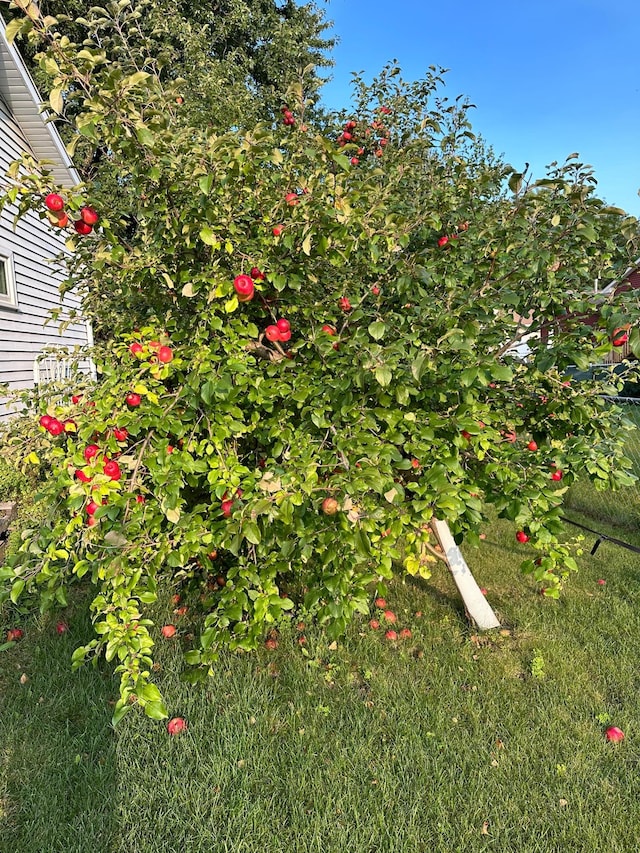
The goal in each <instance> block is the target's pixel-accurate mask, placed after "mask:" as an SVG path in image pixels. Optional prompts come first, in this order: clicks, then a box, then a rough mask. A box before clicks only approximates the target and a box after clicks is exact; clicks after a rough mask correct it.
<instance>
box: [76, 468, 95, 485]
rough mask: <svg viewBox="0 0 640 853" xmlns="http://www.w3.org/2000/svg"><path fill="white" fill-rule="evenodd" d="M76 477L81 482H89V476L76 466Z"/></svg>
mask: <svg viewBox="0 0 640 853" xmlns="http://www.w3.org/2000/svg"><path fill="white" fill-rule="evenodd" d="M76 477H77V478H78V480H80V482H81V483H90V482H91V477H89V476H88V475H87V474H85V473H84V471H83V470H82V469H81V468H78V469H77V470H76Z"/></svg>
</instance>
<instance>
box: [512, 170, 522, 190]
mask: <svg viewBox="0 0 640 853" xmlns="http://www.w3.org/2000/svg"><path fill="white" fill-rule="evenodd" d="M522 178H523V175H522V173H521V172H514V173H513V174H512V175H511V177H510V178H509V189H510V190H511V192H512V193H514V195H517V194H518V193H519V192H520V188H521V187H522Z"/></svg>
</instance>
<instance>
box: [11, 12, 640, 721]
mask: <svg viewBox="0 0 640 853" xmlns="http://www.w3.org/2000/svg"><path fill="white" fill-rule="evenodd" d="M121 5H122V4H121ZM130 15H131V16H133V19H134V21H135V20H137V18H136V15H137V11H136V10H135V9H134V11H133V12H131V11H130V10H129V8H128V7H123V11H122V10H121V11H118V17H117V19H115V18H114V19H113V20H110V19H109V17H108V15H107V16H105V20H104V24H103V28H104V30H105V33H106V32H116V31H117V33H118V37H121V33H122V30H123V28H122V26H121V23H120V24H118V27H119V29H118V27H116V22H121V21H122V19H124V20H125V21H128V20H129V17H128V16H130ZM14 29H15V28H14ZM124 29H125V30H126V27H125V28H124ZM22 30H23V31H24V32H26V31H29V37H30V38H33V39H41V40H43V41H44V43H45V45H46V46H47V47H46V52H45V53H44V54H43V55H42V57H41V59H40V62H41V65H42V68H43V69H45V70H48V71H49V73H51V74H52V75H53V76H54V78H55V80H54V83H55V88H56V89H59V90H60V93H61V95H60V96H61V98H62V99H63V103H64V104H65V109H69V111H70V115H73V116H74V118H73V122H74V126H75V129H76V133H77V138H87V139H88V140H89V141H90V142H91V144H93V145H98V144H100V145H101V146H103V147H105V148H107V149H108V150H109V152H110V159H111V162H112V163H113V164H114V166H115V167H116V168H117V173H118V181H119V182H120V184H121V185H122V187H123V198H124V197H126V213H125V214H124V215H123V213H122V211H121V210H120V209H119V208H118V207H117V206H115V205H114V206H113V208H111V209H109V208H104V207H102V208H100V210H99V213H100V217H101V218H100V221H99V223H98V225H97V226H96V228H95V231H94V232H93V233H92V234H89V235H84V236H80V235H73V236H70V237H69V239H68V241H67V246H68V249H69V250H71V251H72V256H71V258H70V259H69V261H68V263H69V278H68V281H67V283H66V286H67V287H74V288H77V289H78V290H79V291H80V292H81V294H82V296H83V300H84V304H85V306H86V308H87V309H88V310H89V312H90V314H91V316H92V317H93V318H94V319H95V321H96V323H97V324H98V325H99V326H100V327H101V329H102V330H103V333H106V330H107V329H109V331H110V333H111V338H110V340H109V341H108V343H107V344H106V345H104V346H103V347H102V350H101V351H99V352H98V353H97V354H96V359H97V361H98V366H99V371H100V382H99V384H98V385H97V386H96V388H95V389H93V390H92V392H91V395H90V398H89V397H88V396H86V395H85V396H84V397H83V398H82V399H80V400H78V401H77V402H76V403H69V402H65V403H57V404H56V403H52V404H51V405H50V406H49V407H48V409H47V412H48V414H49V415H50V416H53V417H55V418H56V419H58V420H60V422H61V423H62V422H64V420H72V421H73V423H74V428H73V430H71V431H70V432H66V431H65V432H62V433H61V434H60V435H59V436H57V437H54V438H52V439H51V450H50V454H51V457H52V460H53V464H52V473H51V476H50V477H49V478H48V481H47V484H46V487H45V492H46V495H47V499H48V500H49V501H50V502H55V504H56V505H57V506H59V508H60V512H59V513H58V514H57V516H56V518H55V519H54V521H53V522H52V524H51V525H50V526H48V527H46V526H45V527H43V528H41V529H39V530H34V531H32V533H31V535H29V536H26V537H25V544H24V547H23V549H22V551H21V553H20V555H19V556H18V557H17V558H16V559H15V560H14V564H13V566H12V567H11V569H10V570H7V571H5V572H4V574H3V575H0V579H2V580H4V584H5V586H4V590H5V591H4V593H2V595H3V596H4V598H5V599H6V598H9V597H10V598H11V599H12V600H13V601H14V602H17V601H20V602H21V603H22V601H24V599H25V597H26V596H28V595H29V594H34V595H35V594H37V596H38V597H39V600H40V606H41V607H42V608H44V609H47V608H50V607H53V606H56V605H58V604H62V605H64V604H65V601H66V593H65V590H66V588H67V586H68V585H69V584H70V583H72V582H74V581H76V580H78V579H80V578H83V577H85V576H86V577H87V578H90V579H91V581H92V583H93V584H95V585H96V587H97V594H96V596H95V598H94V600H93V603H92V605H91V608H92V612H93V616H94V621H95V627H96V634H97V637H96V639H94V640H93V641H92V642H90V643H89V644H87V645H86V646H84V647H82V648H80V649H78V650H77V652H76V653H75V655H74V663H75V664H76V665H79V664H80V663H81V662H82V661H84V660H87V659H91V658H93V659H95V658H96V656H97V655H99V654H104V655H105V657H106V658H107V660H113V661H115V662H116V663H117V670H118V672H119V673H120V675H121V698H120V701H119V703H118V705H117V707H116V711H115V715H114V719H115V720H116V721H117V720H118V719H119V718H120V717H121V716H122V715H123V714H124V713H125V712H126V710H127V708H128V707H129V705H130V703H131V702H132V701H137V703H138V704H139V705H141V706H142V707H144V709H145V712H146V713H147V714H149V715H150V716H152V717H158V718H160V717H162V716H164V715H165V713H166V712H165V709H164V706H163V705H162V701H161V698H160V695H159V693H158V691H157V688H156V687H155V686H154V685H153V684H152V683H151V680H150V679H151V676H150V673H151V671H152V647H153V640H152V636H151V633H150V629H151V627H152V625H151V622H150V620H149V619H147V618H145V613H144V609H145V605H148V604H150V603H152V602H153V601H154V600H155V599H156V595H157V589H158V585H159V584H171V585H173V587H174V588H175V589H176V594H178V591H180V592H181V591H183V590H186V591H187V592H188V593H189V595H190V597H191V600H192V604H191V605H190V606H191V607H192V608H194V609H196V610H198V611H200V612H201V616H202V631H201V634H200V636H199V637H198V638H197V639H196V640H195V641H194V644H193V648H191V649H190V650H189V651H188V652H187V654H186V660H187V663H188V665H189V666H190V670H189V671H188V673H187V677H189V678H193V679H197V678H200V677H204V676H206V674H207V672H209V671H210V670H211V667H212V665H213V664H214V662H215V660H216V656H217V654H218V650H219V649H220V647H221V646H223V645H226V646H229V647H231V648H233V649H240V650H249V649H252V648H254V647H255V646H256V645H257V644H258V643H259V642H261V641H262V639H263V638H264V636H265V633H267V632H271V631H273V630H275V629H276V628H277V626H278V624H279V623H280V622H281V621H282V620H283V619H287V618H289V617H290V615H291V613H292V612H293V611H296V610H302V611H303V612H305V613H306V615H307V616H314V617H315V618H316V619H318V620H319V621H320V623H321V624H323V625H325V626H326V628H327V631H328V632H329V633H330V634H331V635H337V634H339V633H341V632H342V631H343V630H344V628H345V626H346V624H347V623H348V621H349V620H350V619H351V618H352V617H353V616H354V614H356V613H359V612H360V613H366V612H368V607H369V605H368V600H369V589H370V587H371V585H372V584H373V583H377V584H378V585H379V586H381V587H382V588H383V585H384V581H385V580H386V579H388V578H390V577H391V576H392V574H393V572H394V571H396V570H401V571H406V572H409V573H411V574H417V575H421V576H423V577H428V576H429V573H430V568H431V564H432V563H433V561H434V560H435V557H434V553H433V547H432V544H431V533H430V528H429V523H430V521H431V519H432V517H433V516H434V515H435V516H438V517H441V518H445V519H447V520H448V522H449V524H450V525H451V528H452V530H453V531H454V533H455V535H456V537H457V538H458V540H460V539H461V538H462V537H467V539H468V540H470V541H472V542H473V541H475V539H476V537H477V531H478V530H479V527H480V525H481V524H482V522H483V518H484V507H485V505H486V504H493V505H495V506H496V507H497V508H498V510H499V511H500V513H501V514H502V515H503V516H506V517H507V518H509V519H512V520H513V522H514V524H515V525H516V527H517V528H518V529H519V530H520V531H521V532H524V533H525V534H526V535H525V539H526V538H527V537H528V539H529V541H530V545H529V546H528V548H530V547H531V546H533V548H534V549H535V551H533V552H532V551H528V553H529V554H532V556H531V558H530V559H527V560H525V563H524V569H525V570H526V571H528V572H531V573H532V574H533V575H534V576H535V578H536V580H538V581H539V582H540V583H541V585H543V586H544V588H545V589H546V590H547V594H549V595H552V596H553V595H556V596H557V594H558V590H559V588H560V586H561V582H562V580H563V579H564V578H566V576H567V575H568V573H569V572H570V571H571V570H574V569H575V568H576V564H575V561H574V559H573V557H572V555H571V551H570V549H569V547H568V546H567V545H565V544H562V543H560V542H559V540H558V537H559V535H560V534H561V531H562V526H561V522H560V507H561V503H562V496H563V494H564V492H565V491H566V488H567V486H568V485H569V484H570V483H571V482H572V480H573V478H574V476H575V474H576V473H577V472H578V471H583V470H586V471H587V472H588V473H589V475H590V476H592V477H593V478H594V480H595V481H596V482H597V483H598V484H600V485H601V486H602V487H610V486H612V487H615V486H616V485H619V484H622V483H626V482H629V475H628V473H626V469H627V468H628V463H627V461H626V460H625V458H624V454H623V433H624V426H625V423H624V419H623V418H622V416H621V415H620V414H619V413H617V412H616V411H615V409H612V408H611V407H609V406H608V405H607V404H606V403H605V401H604V400H603V399H602V397H601V394H602V392H603V391H611V390H612V389H613V388H614V387H615V385H616V383H620V382H621V381H622V380H621V379H620V378H619V377H616V376H613V375H612V376H611V380H610V383H609V384H607V383H603V382H598V383H596V382H589V383H588V382H585V383H580V384H578V383H574V382H571V381H570V379H568V377H567V372H566V371H567V368H568V367H569V366H570V365H573V364H577V365H579V366H580V365H585V364H587V363H588V362H589V361H590V360H592V359H593V358H595V357H597V356H599V355H602V354H603V353H605V352H608V351H609V350H610V349H611V348H612V342H611V334H612V333H613V331H614V329H616V328H619V327H620V326H622V325H625V324H630V325H631V324H633V323H634V322H635V320H636V318H637V316H638V312H639V306H638V302H637V298H636V297H634V296H633V295H629V294H627V295H625V296H622V297H620V301H619V302H616V303H615V304H614V303H611V304H606V305H604V306H601V307H600V309H599V310H597V306H595V305H594V301H593V295H592V292H591V291H592V283H593V279H594V278H596V277H599V278H603V277H606V276H608V275H611V274H612V272H613V269H614V267H613V266H612V264H613V262H614V261H620V260H622V259H623V258H624V260H625V262H626V260H627V257H625V256H624V245H623V241H622V240H621V239H620V234H621V233H622V232H624V231H627V232H628V234H629V241H630V242H629V244H628V246H627V251H630V250H633V248H634V245H633V240H634V239H636V237H637V223H636V222H635V220H633V219H631V218H630V217H626V216H625V215H624V213H623V212H622V211H616V210H615V209H611V208H606V207H605V206H604V205H603V204H602V202H600V201H599V200H598V199H597V198H596V197H595V196H594V193H593V187H592V183H591V173H590V171H589V170H588V169H587V168H586V167H585V166H584V165H583V164H580V163H579V162H577V159H576V158H575V157H572V158H570V159H569V160H568V161H567V162H566V163H565V164H564V165H562V166H557V165H556V166H554V167H553V168H552V170H551V171H550V173H549V176H548V177H547V178H545V179H544V180H543V181H538V182H531V181H527V178H526V176H525V175H521V174H519V173H517V172H515V171H514V170H513V169H512V168H511V167H509V166H507V165H505V164H503V163H501V162H500V161H499V160H498V159H496V158H495V157H494V156H493V155H492V154H491V152H490V151H487V150H486V149H485V147H484V146H483V145H482V144H481V143H480V141H478V140H477V139H476V138H475V137H474V135H473V133H472V130H471V127H470V124H469V120H468V110H469V106H468V105H467V104H466V103H464V102H460V101H458V102H456V103H454V104H449V102H447V101H446V99H445V98H444V97H443V96H442V95H441V94H440V92H441V85H440V84H441V77H440V72H439V71H438V69H432V70H431V71H430V73H429V75H428V76H427V78H426V79H425V80H424V81H422V82H421V83H417V84H405V83H404V82H403V81H402V80H401V79H400V75H399V70H398V69H397V68H395V67H394V66H390V67H389V68H387V69H385V71H384V72H383V74H382V75H381V76H380V78H379V79H378V80H376V81H375V82H374V84H373V85H372V86H371V87H367V86H366V85H365V84H364V83H363V82H362V81H359V80H356V90H357V97H358V105H357V109H356V110H355V111H354V113H353V114H352V116H351V117H347V116H346V115H344V116H341V117H336V120H335V122H334V123H333V124H332V125H331V126H330V127H328V128H326V127H323V128H320V127H317V126H316V124H315V123H313V122H312V121H310V120H308V118H307V100H306V97H305V92H304V90H303V86H302V84H301V83H296V84H294V85H293V86H292V87H291V88H290V90H289V92H288V93H287V95H286V97H285V99H284V108H285V110H286V111H285V112H284V113H283V115H284V120H279V121H277V122H262V123H259V124H257V125H255V126H254V127H251V128H248V129H235V130H232V131H229V132H226V133H216V132H214V131H213V130H210V129H209V130H208V129H202V128H200V127H198V125H197V123H194V124H193V125H190V124H187V123H185V122H183V121H181V120H178V118H177V116H178V113H179V110H180V104H177V103H176V98H179V97H180V92H181V91H183V89H182V84H181V83H180V81H167V80H165V79H163V75H162V73H161V72H160V71H159V70H156V69H154V68H153V67H150V68H149V69H147V70H140V69H139V68H138V67H137V66H136V64H135V61H134V60H133V59H132V56H135V50H134V48H132V51H133V53H132V54H129V53H127V52H126V51H123V52H122V55H121V56H119V58H114V56H113V55H112V56H111V58H110V60H109V61H108V62H107V61H106V59H105V57H104V55H103V52H102V49H101V46H100V45H98V44H97V43H95V44H94V43H92V42H91V40H90V38H89V39H88V40H85V41H84V46H83V48H82V50H78V48H77V45H76V44H74V43H72V42H68V43H67V42H66V41H65V40H64V36H62V35H60V34H59V32H58V23H57V22H51V21H49V22H47V21H46V19H41V18H39V17H37V16H35V19H33V20H31V19H26V22H25V23H24V25H22ZM104 37H105V38H106V35H105V36H104ZM54 66H55V67H54ZM289 116H291V118H289ZM345 119H347V121H346V122H345ZM347 125H348V129H346V128H347ZM345 133H347V134H349V137H347V136H345ZM27 165H29V166H30V167H32V168H29V169H25V166H27ZM25 172H26V174H25ZM11 176H12V179H13V181H14V182H15V183H14V186H13V187H12V188H11V189H10V190H9V191H8V193H7V196H6V199H5V202H6V203H15V204H16V205H17V213H18V215H20V214H21V213H23V212H24V211H26V210H27V209H36V210H38V209H39V210H40V211H41V215H42V216H43V217H45V216H47V213H46V211H45V210H44V207H43V203H42V200H43V198H44V197H45V196H46V195H47V193H49V192H51V191H52V190H53V189H55V190H56V191H59V192H60V194H61V195H62V197H63V198H64V200H65V205H66V209H67V210H69V211H70V212H73V213H74V214H75V213H77V212H78V211H82V208H83V206H85V205H86V203H87V201H89V202H93V195H92V193H93V189H92V187H91V185H87V186H86V187H78V188H75V189H74V190H69V189H64V188H54V187H52V186H51V182H50V178H49V176H48V174H47V173H46V171H43V170H41V169H40V170H38V169H37V168H35V167H34V164H32V163H28V162H27V161H24V162H23V163H22V164H16V165H15V166H14V168H13V171H12V173H11ZM54 220H55V217H54ZM445 238H446V239H445ZM238 276H249V278H250V281H249V282H248V283H247V280H246V279H245V280H244V285H246V288H247V290H242V289H241V287H240V285H239V284H238V282H237V280H236V279H237V277H238ZM247 291H248V292H250V293H251V294H252V298H246V296H247ZM242 300H244V301H242ZM278 320H280V321H282V320H285V321H287V324H288V326H290V333H289V331H288V330H287V328H286V327H285V330H284V335H283V336H282V337H281V339H280V340H278V337H279V336H280V335H279V332H278V330H277V329H276V333H273V332H269V331H268V327H269V328H270V329H273V328H274V327H275V326H276V323H277V321H278ZM289 334H290V338H287V336H288V335H289ZM525 341H526V344H527V347H528V351H529V354H528V356H527V357H526V358H523V354H522V351H521V350H520V349H519V347H521V346H522V345H523V342H525ZM631 341H632V345H633V347H634V349H635V351H638V350H640V347H639V344H640V335H639V333H638V329H637V328H636V327H634V329H633V331H632V333H631ZM162 348H164V349H162ZM39 413H42V408H41V410H40V412H39ZM533 445H535V450H532V449H530V448H531V447H533ZM90 448H91V449H90ZM327 499H329V501H327Z"/></svg>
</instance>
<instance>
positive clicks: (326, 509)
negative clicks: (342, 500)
mask: <svg viewBox="0 0 640 853" xmlns="http://www.w3.org/2000/svg"><path fill="white" fill-rule="evenodd" d="M322 512H323V513H324V514H325V515H335V514H336V513H337V512H338V501H337V500H336V499H335V498H325V499H324V500H323V501H322Z"/></svg>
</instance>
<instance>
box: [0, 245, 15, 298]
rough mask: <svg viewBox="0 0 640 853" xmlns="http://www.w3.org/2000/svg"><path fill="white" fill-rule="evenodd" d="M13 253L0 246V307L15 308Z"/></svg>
mask: <svg viewBox="0 0 640 853" xmlns="http://www.w3.org/2000/svg"><path fill="white" fill-rule="evenodd" d="M17 307H18V300H17V298H16V278H15V275H14V270H13V254H12V252H8V251H6V250H4V249H2V248H0V308H17Z"/></svg>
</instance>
